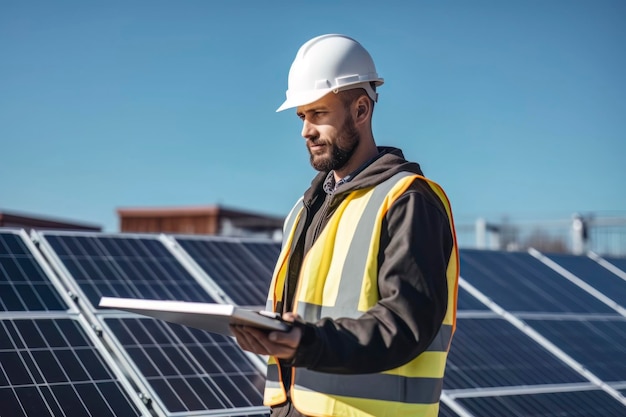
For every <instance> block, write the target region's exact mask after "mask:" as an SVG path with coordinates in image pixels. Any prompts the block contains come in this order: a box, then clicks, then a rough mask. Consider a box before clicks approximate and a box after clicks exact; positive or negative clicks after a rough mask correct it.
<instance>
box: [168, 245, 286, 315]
mask: <svg viewBox="0 0 626 417" xmlns="http://www.w3.org/2000/svg"><path fill="white" fill-rule="evenodd" d="M176 240H177V241H178V243H179V244H180V246H181V247H182V248H183V249H184V250H185V251H186V252H187V253H188V254H189V255H190V256H191V257H192V258H193V259H194V261H196V263H198V265H200V267H202V269H203V270H204V271H205V272H206V273H207V275H209V276H210V277H211V279H213V281H215V283H216V284H217V285H219V286H220V288H222V290H223V291H224V292H225V293H226V294H227V295H228V296H229V297H230V298H231V299H232V300H233V302H234V303H235V304H238V305H249V306H251V305H265V301H266V299H267V289H268V288H269V284H270V281H271V279H272V272H273V270H274V264H275V263H276V260H277V259H278V254H279V251H280V246H279V245H278V244H277V243H276V242H272V241H267V242H259V241H247V242H246V241H241V240H224V239H215V238H204V239H196V238H177V239H176Z"/></svg>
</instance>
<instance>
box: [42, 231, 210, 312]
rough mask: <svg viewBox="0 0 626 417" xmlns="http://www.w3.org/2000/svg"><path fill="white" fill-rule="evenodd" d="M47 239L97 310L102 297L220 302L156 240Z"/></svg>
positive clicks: (109, 237)
mask: <svg viewBox="0 0 626 417" xmlns="http://www.w3.org/2000/svg"><path fill="white" fill-rule="evenodd" d="M42 235H43V236H44V238H45V241H46V242H47V243H48V244H49V245H50V247H51V248H52V250H53V251H54V252H53V255H54V256H56V257H57V258H58V260H59V261H60V263H61V264H62V265H63V267H64V268H65V270H66V271H67V272H68V274H69V275H70V276H71V277H72V278H73V280H74V281H75V282H76V284H77V285H78V287H79V288H80V290H81V291H82V292H83V293H84V294H85V296H86V297H87V298H88V299H89V301H90V302H91V304H92V306H93V307H94V308H95V307H96V306H97V305H98V303H99V301H100V297H103V296H109V297H125V298H148V299H159V300H178V301H196V302H215V300H214V299H213V298H212V297H210V295H209V294H208V293H207V291H206V290H205V289H204V288H203V287H202V286H201V285H200V284H199V283H198V281H197V280H196V279H195V278H194V277H193V276H191V274H190V273H189V272H188V271H187V270H186V269H185V267H184V266H183V265H182V264H181V263H180V262H179V261H178V260H177V259H176V258H175V257H174V255H173V254H172V253H171V252H170V251H169V250H168V249H167V248H166V247H165V246H164V245H163V243H162V242H161V241H159V240H158V238H156V237H142V236H133V235H129V236H124V237H121V236H113V235H96V234H93V235H89V234H54V233H50V232H46V233H43V234H42Z"/></svg>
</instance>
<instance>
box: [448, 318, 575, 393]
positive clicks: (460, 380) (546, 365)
mask: <svg viewBox="0 0 626 417" xmlns="http://www.w3.org/2000/svg"><path fill="white" fill-rule="evenodd" d="M586 381H587V380H586V379H584V378H583V377H582V376H581V375H579V374H578V373H577V372H575V371H574V370H572V369H571V368H570V367H568V366H567V365H566V364H565V363H563V362H561V361H560V360H558V359H557V358H556V357H555V356H553V355H552V354H551V353H549V352H548V351H547V350H545V349H544V348H543V347H542V346H540V345H539V344H537V343H536V342H535V341H534V340H532V339H530V338H529V337H528V336H526V335H525V334H524V333H522V332H521V331H520V330H518V329H517V328H515V327H514V326H513V325H512V324H510V323H509V322H507V321H505V320H503V319H465V318H459V319H458V320H457V330H456V333H455V334H454V339H453V341H452V346H451V348H450V353H449V356H448V362H447V366H446V372H445V378H444V389H464V388H477V387H506V386H519V385H534V384H559V383H570V382H586Z"/></svg>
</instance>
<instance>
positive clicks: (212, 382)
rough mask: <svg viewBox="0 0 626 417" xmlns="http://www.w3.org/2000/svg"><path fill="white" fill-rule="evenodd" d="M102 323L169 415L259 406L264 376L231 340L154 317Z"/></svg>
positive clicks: (112, 319) (260, 408) (261, 408)
mask: <svg viewBox="0 0 626 417" xmlns="http://www.w3.org/2000/svg"><path fill="white" fill-rule="evenodd" d="M105 323H106V324H107V326H108V327H109V328H110V329H111V331H112V332H113V334H115V336H116V338H117V340H118V341H119V343H120V344H121V345H122V346H123V348H124V350H125V351H126V352H127V354H128V356H129V358H130V360H131V361H132V362H133V363H134V366H135V367H136V368H137V370H138V371H139V372H140V373H141V374H142V375H143V377H144V379H145V381H146V383H147V385H148V386H150V388H151V391H152V393H153V396H154V398H155V399H156V400H157V401H159V403H160V405H161V406H162V407H163V408H164V409H165V410H167V411H168V412H169V413H183V412H184V413H187V412H194V411H207V410H208V411H213V410H221V411H225V412H226V411H227V412H229V413H230V414H229V415H232V413H233V411H237V410H238V409H243V410H244V411H245V410H246V409H250V411H251V412H253V411H252V410H253V409H254V408H255V407H256V412H257V413H259V414H261V413H262V411H263V410H264V407H263V406H262V404H263V399H262V392H263V386H264V382H265V376H264V375H263V374H262V373H261V372H260V371H259V369H258V367H257V365H255V364H254V363H253V362H252V361H251V359H250V358H249V357H248V356H247V355H246V354H244V353H243V352H242V351H241V349H239V347H238V346H237V345H236V344H235V342H234V341H233V340H232V339H230V338H227V337H223V336H220V335H215V334H212V333H208V332H203V331H200V330H195V329H191V328H188V327H184V326H179V325H175V324H169V323H165V322H162V321H158V320H153V319H137V318H105ZM237 415H240V414H237Z"/></svg>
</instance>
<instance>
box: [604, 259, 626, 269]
mask: <svg viewBox="0 0 626 417" xmlns="http://www.w3.org/2000/svg"><path fill="white" fill-rule="evenodd" d="M604 260H606V261H608V262H609V263H611V264H613V266H616V267H617V268H619V269H621V270H622V271H623V272H624V273H626V258H616V257H612V256H608V257H604Z"/></svg>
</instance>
